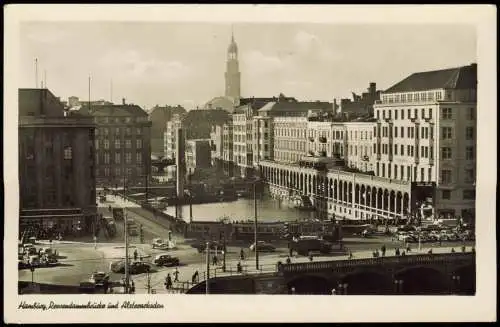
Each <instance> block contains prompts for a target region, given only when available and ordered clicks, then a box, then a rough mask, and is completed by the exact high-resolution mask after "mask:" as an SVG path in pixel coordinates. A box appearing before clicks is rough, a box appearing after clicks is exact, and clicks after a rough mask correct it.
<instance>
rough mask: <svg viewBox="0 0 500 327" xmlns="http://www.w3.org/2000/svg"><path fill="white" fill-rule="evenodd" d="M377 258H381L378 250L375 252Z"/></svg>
mask: <svg viewBox="0 0 500 327" xmlns="http://www.w3.org/2000/svg"><path fill="white" fill-rule="evenodd" d="M375 257H376V258H378V257H380V252H378V249H376V250H375Z"/></svg>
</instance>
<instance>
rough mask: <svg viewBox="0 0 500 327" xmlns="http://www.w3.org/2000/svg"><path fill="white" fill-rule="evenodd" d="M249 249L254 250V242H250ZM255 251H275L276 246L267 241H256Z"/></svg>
mask: <svg viewBox="0 0 500 327" xmlns="http://www.w3.org/2000/svg"><path fill="white" fill-rule="evenodd" d="M250 251H255V243H252V244H251V245H250ZM257 251H258V252H274V251H276V247H275V246H274V245H272V244H271V243H268V242H264V241H257Z"/></svg>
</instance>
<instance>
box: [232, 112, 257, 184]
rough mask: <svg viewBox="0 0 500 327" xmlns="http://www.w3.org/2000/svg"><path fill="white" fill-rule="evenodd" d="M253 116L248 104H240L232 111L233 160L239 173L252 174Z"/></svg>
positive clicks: (243, 174) (241, 174)
mask: <svg viewBox="0 0 500 327" xmlns="http://www.w3.org/2000/svg"><path fill="white" fill-rule="evenodd" d="M253 116H254V110H253V109H252V107H251V106H250V105H245V106H241V107H239V108H237V109H236V111H235V112H234V113H233V116H232V118H233V124H232V125H233V160H234V163H235V165H236V166H237V167H238V170H239V172H238V173H239V175H240V176H241V177H247V176H250V175H252V174H253V168H254V166H253Z"/></svg>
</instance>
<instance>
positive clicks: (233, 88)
mask: <svg viewBox="0 0 500 327" xmlns="http://www.w3.org/2000/svg"><path fill="white" fill-rule="evenodd" d="M225 77H226V94H225V95H226V96H227V97H231V98H233V101H234V102H235V103H238V102H239V99H240V97H241V93H240V69H239V64H238V46H237V45H236V42H235V41H234V33H233V32H232V31H231V43H230V44H229V47H228V48H227V63H226V73H225Z"/></svg>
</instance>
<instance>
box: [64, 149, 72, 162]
mask: <svg viewBox="0 0 500 327" xmlns="http://www.w3.org/2000/svg"><path fill="white" fill-rule="evenodd" d="M72 158H73V149H72V148H71V147H70V146H67V147H65V148H64V160H71V159H72Z"/></svg>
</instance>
